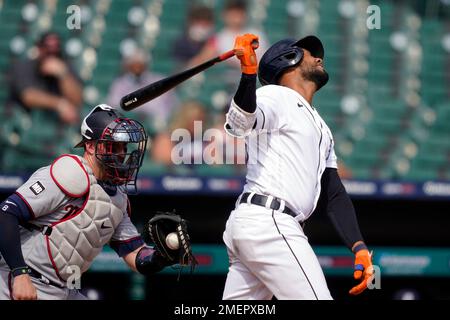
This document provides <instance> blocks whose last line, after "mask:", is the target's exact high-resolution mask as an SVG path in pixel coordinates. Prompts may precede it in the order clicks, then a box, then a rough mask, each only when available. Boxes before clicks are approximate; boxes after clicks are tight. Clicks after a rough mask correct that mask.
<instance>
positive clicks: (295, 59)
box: [258, 36, 324, 86]
mask: <svg viewBox="0 0 450 320" xmlns="http://www.w3.org/2000/svg"><path fill="white" fill-rule="evenodd" d="M302 48H304V49H306V50H308V51H309V52H311V55H312V56H314V57H318V58H322V59H323V56H324V49H323V45H322V42H321V41H320V40H319V38H317V37H316V36H307V37H304V38H302V39H300V40H295V39H284V40H280V41H278V42H277V43H275V44H274V45H272V46H271V47H270V48H269V49H267V51H266V52H265V53H264V55H263V56H262V58H261V61H260V62H259V70H258V78H259V82H261V84H262V85H263V86H264V85H267V84H277V83H278V80H279V79H280V77H281V75H282V73H283V72H284V71H285V70H286V69H288V68H291V67H294V66H296V65H297V64H299V63H300V61H302V58H303V50H302Z"/></svg>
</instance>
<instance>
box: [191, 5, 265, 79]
mask: <svg viewBox="0 0 450 320" xmlns="http://www.w3.org/2000/svg"><path fill="white" fill-rule="evenodd" d="M222 19H223V22H224V27H223V29H222V30H220V31H219V32H218V33H216V34H215V35H213V36H212V37H211V38H210V39H209V40H208V42H207V43H206V45H205V46H204V47H203V49H202V51H201V52H200V53H199V54H198V55H197V56H195V57H193V58H192V59H191V61H190V63H189V64H190V65H197V64H199V63H201V62H204V61H206V60H208V59H211V58H213V57H215V56H217V55H219V54H222V53H224V52H226V51H229V50H231V49H232V48H233V45H234V39H235V38H236V36H237V35H241V34H245V33H253V34H256V35H257V36H259V48H258V49H257V50H256V54H257V56H258V59H260V58H261V56H262V55H263V53H264V52H265V51H266V49H267V48H268V41H267V37H266V35H265V34H264V32H263V31H262V30H258V29H255V28H252V27H249V26H248V25H247V5H246V2H245V1H243V0H228V1H227V2H226V3H225V6H224V9H223V12H222ZM227 62H228V63H229V64H230V65H232V66H233V67H235V68H236V70H239V73H240V63H239V60H238V59H229V60H227ZM234 82H236V78H234Z"/></svg>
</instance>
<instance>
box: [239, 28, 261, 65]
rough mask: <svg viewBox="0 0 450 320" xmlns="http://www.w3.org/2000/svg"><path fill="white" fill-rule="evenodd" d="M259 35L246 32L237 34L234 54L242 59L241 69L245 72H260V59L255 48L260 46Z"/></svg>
mask: <svg viewBox="0 0 450 320" xmlns="http://www.w3.org/2000/svg"><path fill="white" fill-rule="evenodd" d="M258 39H259V38H258V36H256V35H254V34H251V33H246V34H244V35H243V36H237V37H236V39H235V41H234V48H233V51H234V54H235V55H236V57H237V58H238V59H239V60H241V70H242V73H245V74H256V73H257V72H258V59H257V58H256V54H255V49H256V48H258V46H259V43H258Z"/></svg>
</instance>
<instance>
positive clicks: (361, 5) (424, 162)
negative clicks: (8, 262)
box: [0, 0, 450, 181]
mask: <svg viewBox="0 0 450 320" xmlns="http://www.w3.org/2000/svg"><path fill="white" fill-rule="evenodd" d="M74 2H75V3H74ZM73 4H75V5H76V6H77V8H79V9H80V12H79V13H80V21H79V22H80V24H79V28H77V27H76V26H75V28H73V27H72V28H71V27H70V26H69V24H70V23H69V22H68V21H69V20H70V19H71V18H70V17H71V14H72V13H73V12H76V11H70V10H69V9H68V8H70V6H71V5H73ZM371 4H375V5H377V6H378V7H379V8H380V13H381V19H380V21H379V22H380V28H379V29H373V30H370V29H368V27H367V24H366V23H367V20H368V18H369V16H370V14H371V13H368V12H367V11H366V10H367V8H368V6H369V5H371ZM449 18H450V3H449V1H446V0H430V1H419V0H417V1H406V0H405V1H389V0H384V1H370V2H369V1H366V0H359V1H356V0H330V1H320V2H319V1H313V0H302V1H300V0H277V1H270V0H248V1H243V0H197V1H184V0H130V1H120V0H115V1H110V0H104V1H89V0H80V1H72V0H43V1H25V0H23V1H0V28H1V30H2V34H1V39H0V72H1V80H0V81H1V85H2V90H1V91H0V114H1V118H2V123H3V124H2V126H1V129H0V130H1V131H0V146H1V149H2V153H1V155H0V168H1V169H2V172H4V173H22V172H30V171H33V170H34V169H35V168H37V167H39V166H42V165H45V164H47V163H49V162H50V161H51V159H53V158H54V157H55V156H56V155H58V154H60V153H64V152H73V150H72V149H71V147H72V146H73V145H74V142H75V141H78V140H79V125H80V119H82V118H83V117H84V115H85V114H86V113H87V112H88V110H89V109H90V108H91V107H92V106H93V105H95V104H98V103H104V102H106V103H109V104H111V105H113V106H118V103H119V101H120V98H121V97H122V96H123V95H125V94H127V93H129V92H131V91H133V90H135V89H137V88H140V87H142V86H144V85H146V84H149V83H151V82H154V81H156V80H159V79H161V78H163V77H165V76H167V75H170V74H173V73H177V72H180V71H182V70H184V69H186V68H188V67H191V66H194V65H196V64H198V63H201V62H203V61H206V60H207V59H209V58H211V57H214V56H216V55H218V54H220V53H223V52H225V51H228V50H230V49H231V48H232V46H233V42H234V37H235V36H236V35H237V34H243V33H247V32H251V33H255V34H258V35H259V37H260V44H261V45H260V48H259V49H258V50H257V53H258V55H260V56H261V55H262V53H263V52H264V50H265V49H266V48H267V47H268V46H269V44H270V43H273V42H275V41H277V40H279V39H282V38H285V37H295V38H300V37H301V36H304V35H307V34H316V35H318V36H319V37H320V38H321V39H322V41H323V43H324V46H325V51H326V56H325V67H326V69H327V70H328V72H329V74H330V79H331V80H330V82H329V84H328V85H327V87H326V88H324V89H323V90H321V92H320V93H319V95H318V96H317V98H316V99H315V101H314V105H315V106H316V107H317V108H318V110H319V112H320V113H321V115H322V116H323V117H324V119H325V120H326V121H327V123H328V124H329V126H330V127H331V128H332V130H333V132H334V135H335V140H336V151H337V153H338V157H339V158H340V159H341V168H342V170H341V175H343V176H344V177H346V178H350V177H352V178H360V179H399V180H419V181H420V180H424V179H448V178H450V162H449V161H448V160H449V157H450V139H448V137H449V133H450V126H449V125H448V120H450V103H449V96H450V86H449V77H450V72H449V71H450V19H449ZM68 19H69V20H68ZM239 75H240V70H239V64H238V60H237V59H230V60H228V61H227V62H226V63H222V64H220V65H216V66H215V67H213V68H211V69H209V70H207V71H206V72H204V73H202V74H200V75H198V76H196V77H194V78H193V79H191V80H189V81H188V82H186V83H184V84H183V85H181V86H179V87H177V88H176V90H172V91H170V92H168V93H166V94H165V95H162V96H161V97H159V98H157V99H155V100H153V101H151V102H149V103H147V104H146V105H145V106H142V107H140V108H139V109H136V110H135V111H133V112H130V113H128V114H127V115H129V116H132V117H137V118H138V119H139V120H141V121H142V122H143V123H144V125H145V127H146V128H147V130H148V131H149V133H150V136H151V137H152V143H151V148H149V153H148V156H147V157H146V159H145V164H144V166H143V169H142V172H143V173H146V174H150V175H152V174H156V175H159V174H164V173H167V172H170V173H177V174H185V173H194V174H198V175H210V174H213V175H217V174H219V175H225V176H226V175H234V174H240V173H242V168H241V166H233V165H224V166H208V165H197V166H173V165H172V162H171V160H170V152H171V149H172V146H173V144H174V142H173V141H171V139H170V133H171V132H172V131H173V130H174V129H176V128H185V129H188V130H189V131H190V132H192V133H193V122H194V121H203V129H204V130H205V129H206V128H221V127H222V124H223V121H224V113H225V112H226V109H227V106H228V103H229V101H230V99H231V95H232V94H233V92H234V90H235V88H236V87H237V84H238V81H239ZM193 143H201V144H202V143H203V144H204V142H202V141H198V142H195V141H194V142H193Z"/></svg>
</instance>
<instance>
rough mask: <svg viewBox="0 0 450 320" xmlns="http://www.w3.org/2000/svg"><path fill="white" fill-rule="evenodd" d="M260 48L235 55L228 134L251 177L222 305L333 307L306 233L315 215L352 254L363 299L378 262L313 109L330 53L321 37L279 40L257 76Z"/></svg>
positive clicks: (242, 40) (234, 221)
mask: <svg viewBox="0 0 450 320" xmlns="http://www.w3.org/2000/svg"><path fill="white" fill-rule="evenodd" d="M257 39H258V37H257V36H255V35H252V34H246V35H243V36H239V37H237V38H236V41H235V47H234V51H235V53H236V55H237V57H238V58H239V60H240V61H241V69H242V77H241V81H240V84H239V87H238V89H237V92H236V94H235V96H234V98H233V100H232V102H231V106H230V109H229V111H228V113H227V117H226V119H227V120H226V123H225V129H226V130H227V132H228V133H229V134H231V135H233V136H238V137H245V140H246V143H247V145H248V164H247V169H248V170H247V177H246V178H247V183H246V185H245V186H244V190H243V193H242V194H241V195H240V196H239V198H238V200H237V203H236V208H235V210H233V211H232V212H231V214H230V217H229V219H228V221H227V224H226V230H225V232H224V234H223V239H224V242H225V244H226V246H227V249H228V255H229V260H230V267H229V271H228V275H227V280H226V283H225V289H224V292H223V299H271V298H272V297H273V295H275V296H276V298H278V299H332V297H331V295H330V292H329V290H328V287H327V284H326V281H325V277H324V275H323V272H322V269H321V267H320V264H319V262H318V260H317V257H316V255H315V254H314V251H313V250H312V248H311V246H310V244H309V243H308V238H307V237H306V236H305V234H304V232H303V228H302V225H303V223H304V222H305V221H306V220H307V219H308V217H309V216H310V215H311V214H312V212H313V211H314V210H315V209H316V207H319V208H323V209H324V210H326V211H327V213H328V215H329V217H330V218H331V220H332V222H333V224H334V226H335V228H336V230H337V231H338V233H339V235H340V236H341V237H342V239H343V241H344V243H345V244H346V245H347V246H348V248H349V249H351V250H352V252H353V253H354V254H355V272H354V277H355V279H359V280H360V283H359V284H358V285H357V286H355V287H354V288H352V289H351V290H350V294H359V293H361V292H362V291H363V290H365V289H366V288H367V281H368V279H369V278H370V277H371V276H372V274H373V266H372V260H371V254H370V253H369V251H368V249H367V247H366V245H365V244H364V241H363V238H362V236H361V233H360V230H359V226H358V223H357V219H356V215H355V211H354V208H353V205H352V203H351V200H350V198H349V196H348V195H347V193H346V191H345V188H344V186H343V185H342V183H341V180H340V178H339V176H338V173H337V163H336V155H335V152H334V140H333V135H332V134H331V131H330V129H329V128H328V126H327V125H326V123H325V122H324V121H323V119H322V118H321V117H320V115H319V113H318V111H317V110H316V108H314V107H313V106H312V101H313V96H314V94H315V93H316V92H317V91H318V90H319V89H320V88H322V87H323V86H324V85H325V84H326V83H327V81H328V74H327V72H326V71H325V69H324V66H323V58H324V48H323V45H322V43H321V41H320V40H319V39H318V38H317V37H315V36H308V37H305V38H303V39H300V40H293V39H285V40H281V41H279V42H277V43H275V44H274V45H273V46H271V47H270V48H269V49H268V50H267V51H266V52H265V54H264V55H263V57H262V58H261V62H260V64H259V70H258V65H257V58H256V55H255V52H254V49H253V47H252V45H251V43H252V42H253V41H255V40H257ZM257 73H258V77H259V80H260V82H261V84H262V85H263V86H262V87H261V88H259V89H257V90H256V74H257ZM255 141H257V143H254V142H255Z"/></svg>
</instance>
